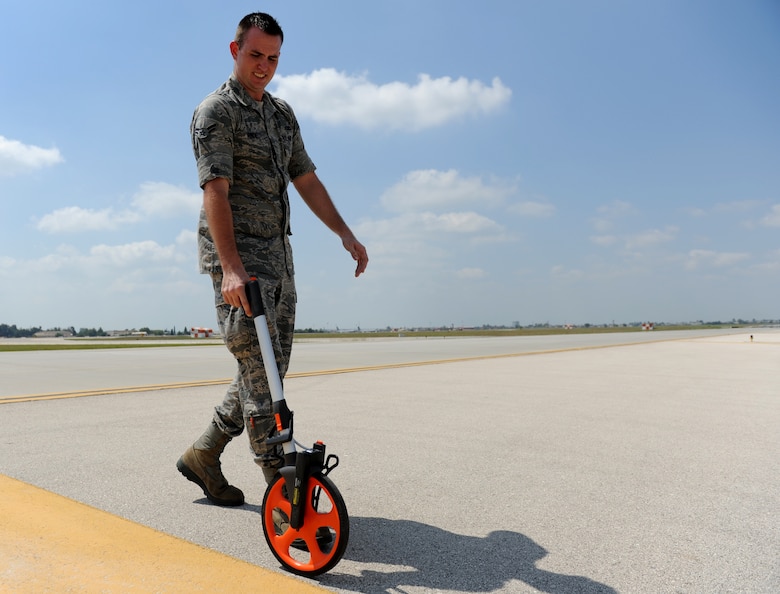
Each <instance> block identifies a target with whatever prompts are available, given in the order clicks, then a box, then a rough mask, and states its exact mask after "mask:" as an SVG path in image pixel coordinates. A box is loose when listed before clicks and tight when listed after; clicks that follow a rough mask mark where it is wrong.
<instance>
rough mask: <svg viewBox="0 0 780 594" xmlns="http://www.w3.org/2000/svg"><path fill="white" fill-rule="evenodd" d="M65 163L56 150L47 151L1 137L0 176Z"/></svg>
mask: <svg viewBox="0 0 780 594" xmlns="http://www.w3.org/2000/svg"><path fill="white" fill-rule="evenodd" d="M63 161H64V159H63V158H62V155H61V154H60V151H59V150H58V149H56V148H51V149H45V148H41V147H39V146H34V145H28V144H23V143H21V142H19V141H18V140H11V139H10V138H6V137H5V136H0V175H5V176H10V175H17V174H20V173H27V172H29V171H34V170H35V169H40V168H42V167H49V166H51V165H56V164H57V163H62V162H63Z"/></svg>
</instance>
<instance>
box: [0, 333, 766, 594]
mask: <svg viewBox="0 0 780 594" xmlns="http://www.w3.org/2000/svg"><path fill="white" fill-rule="evenodd" d="M751 334H752V336H753V339H752V340H751V338H750V336H751ZM590 336H591V338H589V339H582V338H580V337H579V336H576V337H575V336H569V337H564V338H550V337H545V338H544V339H542V340H540V339H525V340H519V339H512V340H507V339H466V338H463V339H457V340H433V339H432V340H427V341H425V340H405V341H401V342H398V341H395V342H393V341H362V342H341V341H339V342H333V343H316V342H315V343H305V344H300V345H296V353H295V355H294V359H293V365H292V366H291V374H290V376H289V377H288V380H287V381H286V382H285V389H286V394H287V399H288V402H289V403H290V405H291V408H293V409H294V410H295V413H296V437H297V438H298V439H299V440H300V441H303V442H304V443H306V442H311V441H313V440H315V439H322V440H323V441H325V442H326V443H327V444H328V449H329V451H333V452H335V453H337V454H339V456H340V458H341V465H340V466H339V468H338V469H336V470H335V471H334V472H333V474H332V475H331V478H332V479H333V480H334V482H335V483H336V484H337V485H338V487H339V489H340V491H341V492H342V494H343V495H344V498H345V500H346V502H347V506H348V508H349V512H350V526H351V536H350V544H349V547H348V549H347V551H346V554H345V556H344V558H343V559H342V561H341V562H340V563H339V564H338V565H337V566H336V567H335V568H334V569H333V570H332V571H331V572H329V573H328V574H326V575H323V576H321V577H320V578H318V579H317V580H316V581H315V580H307V579H302V578H297V577H292V576H289V575H288V574H285V573H284V572H283V571H282V570H281V569H280V568H279V565H278V563H277V562H276V560H275V559H274V558H273V556H272V554H271V552H270V551H269V550H268V548H267V546H266V544H265V542H264V539H263V535H262V529H261V527H260V525H259V518H258V513H259V510H260V505H261V502H262V496H263V489H264V487H263V484H262V478H261V476H260V473H259V471H258V469H257V468H256V467H255V465H254V463H253V462H252V460H251V456H250V455H249V450H248V444H247V442H246V439H245V438H244V437H243V436H242V437H240V438H238V439H236V440H235V441H234V442H233V443H231V444H230V445H229V446H228V448H227V450H226V452H225V454H224V456H223V470H224V472H225V474H226V475H227V476H228V478H229V479H230V480H231V482H233V483H234V484H236V485H237V486H239V487H240V488H242V489H243V490H244V492H245V494H246V497H247V503H246V504H245V505H244V506H243V507H240V508H233V509H226V508H219V507H216V506H213V505H210V504H209V503H208V502H207V501H206V500H205V499H204V498H203V496H202V493H201V492H200V490H199V489H198V488H197V487H195V486H194V485H193V484H192V483H189V482H188V481H186V480H184V479H183V478H182V477H181V476H180V475H179V473H178V472H177V470H176V468H175V462H176V459H177V458H178V457H179V455H180V454H181V453H182V452H183V451H184V449H186V447H187V446H188V445H189V444H190V443H191V442H192V441H193V440H194V439H195V438H196V437H197V436H198V435H199V434H200V432H201V431H202V430H203V429H204V428H205V426H206V425H207V423H208V422H209V418H210V414H211V412H210V411H211V409H212V408H213V406H214V405H215V404H216V403H217V402H218V401H219V400H220V399H221V397H222V394H223V392H224V388H225V387H224V385H220V384H219V383H218V382H217V383H211V384H209V380H219V381H221V382H224V381H225V379H226V378H227V377H229V375H230V374H231V373H232V366H231V365H230V360H229V358H227V355H226V353H225V351H224V350H222V347H193V348H186V347H177V348H161V349H128V350H124V349H123V350H120V351H110V352H109V351H75V352H62V351H58V352H48V353H46V354H45V355H43V354H41V353H0V374H1V375H0V377H2V391H0V473H2V475H5V476H2V475H0V592H6V591H7V592H42V591H51V592H64V591H73V592H92V591H95V592H99V591H103V592H194V591H214V590H216V589H222V590H226V591H235V592H248V591H262V592H314V591H323V590H324V591H332V592H343V593H354V592H359V593H371V594H373V593H393V594H394V593H401V592H403V593H407V594H421V593H428V592H436V593H454V592H457V593H495V592H498V593H523V592H550V593H563V594H566V593H586V594H589V593H598V592H605V593H611V592H621V593H647V592H652V593H656V592H658V593H667V592H668V593H678V592H680V593H702V594H704V593H719V592H749V593H770V592H771V593H775V592H779V591H780V561H779V556H778V551H780V431H778V428H780V398H778V387H780V381H779V380H780V366H779V365H778V362H779V361H780V332H778V331H776V330H770V329H758V328H757V329H753V330H744V329H742V330H733V331H731V332H727V333H719V332H709V333H704V334H695V333H674V334H672V333H665V332H663V333H662V332H658V333H655V334H653V333H644V334H642V335H590ZM601 336H611V337H612V338H608V339H604V338H601ZM566 339H568V340H566ZM630 340H638V341H640V342H639V343H637V344H633V345H629V344H628V342H629V341H630ZM610 341H612V342H610ZM217 349H219V350H217ZM79 353H81V357H79V356H78V355H79ZM508 355H514V356H508ZM47 357H52V358H51V359H48V358H47ZM476 357H482V358H476ZM225 359H227V361H225ZM434 360H449V362H442V363H438V364H435V365H424V364H422V363H424V362H425V361H434ZM166 363H171V365H169V366H166ZM223 365H224V367H223ZM383 365H387V367H383ZM166 367H169V368H170V369H171V373H170V374H168V375H166V374H165V373H164V369H166ZM360 367H363V368H366V369H364V370H362V371H356V372H352V373H346V372H343V371H346V370H349V369H355V368H360ZM19 370H24V372H23V373H21V372H19ZM332 370H339V371H342V373H326V372H328V371H332ZM52 374H54V375H55V376H56V377H54V378H52ZM96 377H97V379H98V381H99V382H107V380H112V381H110V382H108V383H102V385H95V383H94V382H95V381H96V379H95V378H96ZM20 379H21V385H20V384H19V383H16V382H18V381H20ZM158 384H164V385H171V384H181V385H182V386H183V387H179V388H170V389H164V390H161V389H146V390H142V391H130V390H127V389H121V388H131V387H132V386H147V387H148V386H153V385H158ZM100 388H115V390H113V391H112V393H109V394H102V395H92V396H89V397H81V398H76V397H73V396H76V395H79V394H84V393H85V392H86V391H87V390H95V391H97V392H100V391H101V390H100ZM36 395H37V396H38V397H36ZM42 395H48V396H42ZM17 396H25V398H24V399H18V398H16V397H17ZM65 396H67V397H65ZM48 398H53V399H48ZM66 498H67V499H66ZM63 559H64V560H65V561H63ZM220 582H221V583H220Z"/></svg>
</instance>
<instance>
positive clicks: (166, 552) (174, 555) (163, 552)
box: [0, 475, 327, 594]
mask: <svg viewBox="0 0 780 594" xmlns="http://www.w3.org/2000/svg"><path fill="white" fill-rule="evenodd" d="M227 590H229V591H232V592H269V593H272V592H289V593H291V594H321V593H322V592H327V590H325V589H323V588H320V587H317V586H314V585H311V584H309V583H307V582H304V581H302V580H299V579H296V578H294V577H292V576H289V575H286V574H283V573H276V572H273V571H270V570H268V569H263V568H262V567H258V566H256V565H252V564H251V563H247V562H245V561H241V560H239V559H234V558H233V557H229V556H227V555H223V554H222V553H218V552H216V551H212V550H210V549H207V548H204V547H201V546H198V545H195V544H192V543H189V542H187V541H185V540H182V539H179V538H176V537H173V536H170V535H168V534H164V533H162V532H159V531H156V530H153V529H151V528H148V527H145V526H141V525H140V524H136V523H134V522H131V521H129V520H126V519H124V518H120V517H118V516H115V515H113V514H109V513H107V512H104V511H101V510H98V509H95V508H93V507H90V506H88V505H85V504H83V503H79V502H77V501H73V500H71V499H68V498H66V497H62V496H60V495H56V494H54V493H50V492H48V491H45V490H43V489H39V488H38V487H34V486H32V485H28V484H26V483H23V482H21V481H17V480H15V479H12V478H9V477H6V476H4V475H0V592H9V593H10V592H14V593H18V592H30V593H38V592H110V593H114V592H116V593H124V592H172V593H176V594H178V593H180V592H223V591H227Z"/></svg>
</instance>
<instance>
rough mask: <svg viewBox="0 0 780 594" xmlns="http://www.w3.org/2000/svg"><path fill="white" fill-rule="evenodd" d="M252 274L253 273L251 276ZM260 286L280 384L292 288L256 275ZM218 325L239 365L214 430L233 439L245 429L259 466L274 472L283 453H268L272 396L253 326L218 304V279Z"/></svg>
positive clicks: (217, 280) (288, 346) (286, 360)
mask: <svg viewBox="0 0 780 594" xmlns="http://www.w3.org/2000/svg"><path fill="white" fill-rule="evenodd" d="M250 274H251V273H250ZM255 276H257V278H258V281H260V292H261V294H262V298H263V307H264V309H265V316H266V321H267V322H268V330H269V333H270V335H271V344H272V345H273V348H274V355H275V357H276V364H277V368H278V369H279V375H280V377H281V378H282V379H283V378H284V376H285V374H286V373H287V369H288V367H289V364H290V354H291V352H292V338H293V329H294V326H295V301H296V296H295V283H294V280H293V277H292V276H285V277H284V278H282V279H271V278H267V277H265V278H264V277H262V276H261V275H259V274H255ZM212 282H213V283H214V295H215V305H216V308H217V322H218V324H219V329H220V332H221V334H222V337H223V340H224V341H225V345H226V346H227V348H228V350H229V351H230V352H231V353H232V354H233V356H234V357H235V358H236V361H237V363H238V370H237V372H236V376H235V378H233V381H232V383H231V384H230V386H229V387H228V389H227V392H226V393H225V398H224V400H223V401H222V404H220V405H219V406H217V407H216V408H215V411H214V420H215V421H216V423H217V426H218V427H219V428H220V429H221V430H222V431H223V432H225V433H227V434H228V435H230V436H231V437H236V436H237V435H239V434H241V432H242V430H243V428H244V427H246V428H247V434H248V436H249V446H250V448H251V450H252V453H253V455H254V458H255V462H257V464H259V465H260V466H265V467H277V466H280V465H281V462H282V450H281V447H279V446H275V447H268V446H266V445H265V440H266V439H267V438H268V437H270V436H271V435H273V434H274V432H275V431H276V423H275V421H274V418H273V414H272V409H271V404H272V403H271V391H270V388H269V386H268V378H267V377H266V374H265V368H264V367H263V358H262V355H261V353H260V346H259V344H258V340H257V331H256V330H255V323H254V321H253V320H252V319H251V318H248V317H247V316H246V314H245V313H244V310H243V309H241V308H236V307H231V306H230V305H228V304H226V303H225V301H224V299H223V298H222V291H221V286H222V275H221V274H219V273H215V274H213V275H212Z"/></svg>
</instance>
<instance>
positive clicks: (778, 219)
mask: <svg viewBox="0 0 780 594" xmlns="http://www.w3.org/2000/svg"><path fill="white" fill-rule="evenodd" d="M761 224H762V225H764V226H765V227H780V204H775V205H773V206H772V209H771V210H770V211H769V213H768V214H766V215H765V216H764V217H763V218H762V219H761Z"/></svg>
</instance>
